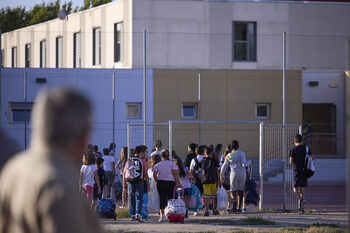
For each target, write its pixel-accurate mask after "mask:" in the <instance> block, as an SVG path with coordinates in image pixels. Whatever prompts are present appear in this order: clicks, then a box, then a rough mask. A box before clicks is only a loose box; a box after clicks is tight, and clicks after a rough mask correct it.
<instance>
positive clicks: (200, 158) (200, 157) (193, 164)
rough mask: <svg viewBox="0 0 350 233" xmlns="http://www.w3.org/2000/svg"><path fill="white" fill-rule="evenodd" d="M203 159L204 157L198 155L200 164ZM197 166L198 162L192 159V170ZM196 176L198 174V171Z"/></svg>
mask: <svg viewBox="0 0 350 233" xmlns="http://www.w3.org/2000/svg"><path fill="white" fill-rule="evenodd" d="M202 159H203V155H197V160H198V163H199V162H200V161H202ZM195 166H196V161H195V160H194V159H192V161H191V164H190V170H194V167H195ZM196 174H198V171H196Z"/></svg>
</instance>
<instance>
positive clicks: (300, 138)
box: [294, 134, 303, 144]
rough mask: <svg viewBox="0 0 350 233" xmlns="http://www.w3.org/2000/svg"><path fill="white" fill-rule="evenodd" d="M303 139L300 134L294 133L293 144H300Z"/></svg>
mask: <svg viewBox="0 0 350 233" xmlns="http://www.w3.org/2000/svg"><path fill="white" fill-rule="evenodd" d="M302 141H303V137H302V136H301V135H300V134H297V135H295V137H294V144H300V143H302Z"/></svg>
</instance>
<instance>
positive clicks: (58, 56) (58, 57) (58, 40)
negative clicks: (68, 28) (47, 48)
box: [56, 36, 63, 68]
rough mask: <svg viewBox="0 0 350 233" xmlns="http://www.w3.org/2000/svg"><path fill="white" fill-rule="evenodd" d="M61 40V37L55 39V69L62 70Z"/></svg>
mask: <svg viewBox="0 0 350 233" xmlns="http://www.w3.org/2000/svg"><path fill="white" fill-rule="evenodd" d="M62 49H63V40H62V36H59V37H56V68H62V63H63V54H62V53H63V51H62Z"/></svg>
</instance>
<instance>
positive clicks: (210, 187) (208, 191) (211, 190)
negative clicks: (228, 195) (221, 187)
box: [203, 184, 218, 197]
mask: <svg viewBox="0 0 350 233" xmlns="http://www.w3.org/2000/svg"><path fill="white" fill-rule="evenodd" d="M217 192H218V186H217V185H216V184H203V196H204V197H212V196H214V197H216V194H217Z"/></svg>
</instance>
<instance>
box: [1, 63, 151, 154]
mask: <svg viewBox="0 0 350 233" xmlns="http://www.w3.org/2000/svg"><path fill="white" fill-rule="evenodd" d="M25 72H26V74H27V89H28V91H27V93H28V94H27V102H34V100H35V98H36V96H37V94H38V93H39V91H41V90H43V89H47V88H51V87H55V86H72V87H74V88H77V89H79V90H80V91H82V92H83V93H85V94H86V95H87V97H88V98H89V99H90V101H91V103H92V105H93V127H92V135H91V140H90V141H91V143H93V144H97V145H98V146H99V147H100V149H101V150H102V149H103V148H104V147H108V146H109V144H110V143H111V142H112V137H113V131H112V128H113V125H112V122H113V111H112V109H113V100H112V90H113V89H112V77H113V72H114V73H115V77H116V78H115V80H116V83H115V87H116V89H115V94H116V96H115V140H116V145H117V151H116V152H117V153H116V154H117V155H119V153H120V149H121V147H122V146H126V144H127V141H126V124H127V123H142V122H143V115H142V112H141V116H142V117H141V119H134V120H130V119H127V118H126V102H141V103H142V102H143V79H142V78H143V70H142V69H115V70H113V69H2V83H1V94H2V99H1V101H2V102H1V117H2V119H1V126H2V128H4V129H5V130H6V131H7V132H8V134H9V135H10V136H11V137H12V138H14V139H15V140H16V141H17V142H18V144H19V145H21V146H22V147H24V123H11V122H9V119H8V117H9V114H10V112H9V111H10V109H9V102H24V92H23V88H24V73H25ZM38 77H40V78H46V79H47V83H46V84H37V83H36V82H35V79H36V78H38ZM153 102H154V101H153V71H152V70H147V121H148V122H153ZM29 128H30V126H29ZM140 129H141V128H140ZM152 133H153V132H152V131H151V130H149V132H148V133H147V141H148V143H147V144H148V146H149V147H151V145H152V143H153V134H152ZM29 136H30V130H29V131H28V137H29ZM133 136H134V138H133V141H132V142H133V146H135V145H137V144H143V131H142V130H139V131H138V132H135V133H134V135H133Z"/></svg>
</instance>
